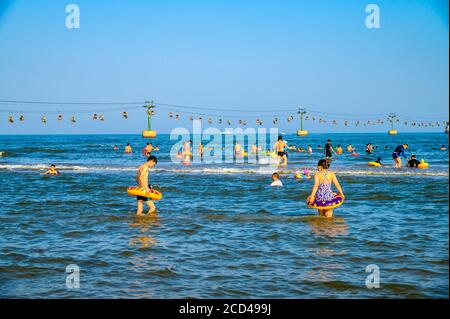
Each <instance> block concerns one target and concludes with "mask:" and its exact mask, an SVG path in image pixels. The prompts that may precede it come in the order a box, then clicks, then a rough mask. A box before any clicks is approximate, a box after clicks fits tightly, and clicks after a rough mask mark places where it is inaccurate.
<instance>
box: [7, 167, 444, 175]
mask: <svg viewBox="0 0 450 319" xmlns="http://www.w3.org/2000/svg"><path fill="white" fill-rule="evenodd" d="M48 167H49V165H48V164H0V170H10V171H27V170H32V171H43V170H47V169H48ZM57 169H58V170H61V171H74V172H77V171H78V172H101V171H112V172H124V171H135V170H136V169H137V167H136V166H81V165H68V164H62V165H57ZM308 169H310V170H311V171H312V172H314V168H308ZM153 171H154V172H161V173H165V172H166V173H175V174H217V175H221V174H230V175H232V174H260V175H268V174H272V173H273V172H275V171H278V172H280V173H281V174H285V175H291V174H294V172H295V171H296V169H284V170H281V171H280V170H279V169H278V168H277V167H276V166H266V165H265V166H259V167H249V168H245V167H242V166H241V167H193V166H190V167H161V166H160V167H158V168H155V169H154V170H153ZM336 173H337V174H338V175H344V176H355V175H356V176H441V177H448V176H449V172H448V171H431V170H418V169H407V168H404V169H401V170H395V169H376V170H373V169H370V168H368V169H354V170H353V169H337V170H336Z"/></svg>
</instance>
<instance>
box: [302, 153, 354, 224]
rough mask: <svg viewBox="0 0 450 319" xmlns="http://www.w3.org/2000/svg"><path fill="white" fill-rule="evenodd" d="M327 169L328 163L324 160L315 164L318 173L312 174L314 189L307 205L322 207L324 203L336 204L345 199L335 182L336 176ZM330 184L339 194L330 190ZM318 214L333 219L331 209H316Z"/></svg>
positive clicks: (336, 181)
mask: <svg viewBox="0 0 450 319" xmlns="http://www.w3.org/2000/svg"><path fill="white" fill-rule="evenodd" d="M329 167H330V162H329V161H327V160H326V159H321V160H320V161H319V163H318V164H317V169H318V172H317V173H316V174H314V187H313V189H312V192H311V195H310V196H309V197H308V199H307V200H306V202H307V203H308V204H314V203H316V204H318V205H323V204H326V203H335V202H336V203H337V202H339V201H343V200H344V199H345V197H344V192H343V191H342V188H341V185H340V184H339V181H338V180H337V177H336V174H335V173H334V172H331V171H329V170H328V169H329ZM331 184H334V185H335V186H336V188H337V190H338V192H339V194H336V193H334V192H333V191H332V190H331ZM318 213H319V215H320V216H324V217H327V218H330V217H333V209H318Z"/></svg>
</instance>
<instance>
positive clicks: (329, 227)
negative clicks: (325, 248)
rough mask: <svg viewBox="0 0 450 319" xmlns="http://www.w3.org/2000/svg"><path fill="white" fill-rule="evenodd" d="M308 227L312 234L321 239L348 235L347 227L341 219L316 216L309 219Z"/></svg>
mask: <svg viewBox="0 0 450 319" xmlns="http://www.w3.org/2000/svg"><path fill="white" fill-rule="evenodd" d="M308 225H309V226H310V227H311V230H312V231H313V232H314V234H316V235H317V236H321V237H336V236H346V235H347V234H348V232H347V228H348V227H347V225H346V224H345V221H344V219H343V218H336V217H333V218H326V217H322V216H317V217H314V218H311V219H310V220H309V221H308Z"/></svg>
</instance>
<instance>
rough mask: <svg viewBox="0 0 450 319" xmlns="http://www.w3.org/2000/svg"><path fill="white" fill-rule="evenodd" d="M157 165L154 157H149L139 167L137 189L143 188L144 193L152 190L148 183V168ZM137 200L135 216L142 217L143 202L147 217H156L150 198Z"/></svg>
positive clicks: (154, 207) (138, 197) (137, 197)
mask: <svg viewBox="0 0 450 319" xmlns="http://www.w3.org/2000/svg"><path fill="white" fill-rule="evenodd" d="M157 163H158V160H157V159H156V157H155V156H153V155H151V156H149V157H148V158H147V161H146V162H145V163H144V164H142V165H141V166H139V168H138V171H137V175H136V182H137V184H138V187H141V188H144V189H145V191H146V192H149V191H150V189H151V188H152V187H151V186H150V184H149V182H148V173H149V170H150V168H152V167H154V166H155V165H156V164H157ZM136 200H137V213H136V215H137V216H140V215H142V212H143V210H144V202H145V203H147V206H148V212H147V215H156V214H155V213H156V206H155V204H154V202H153V200H151V199H150V198H147V197H143V196H136Z"/></svg>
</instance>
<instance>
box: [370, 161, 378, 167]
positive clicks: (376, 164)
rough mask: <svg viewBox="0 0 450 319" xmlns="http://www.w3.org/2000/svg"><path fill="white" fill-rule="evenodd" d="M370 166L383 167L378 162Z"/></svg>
mask: <svg viewBox="0 0 450 319" xmlns="http://www.w3.org/2000/svg"><path fill="white" fill-rule="evenodd" d="M369 166H375V167H381V164H380V163H377V162H369Z"/></svg>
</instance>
